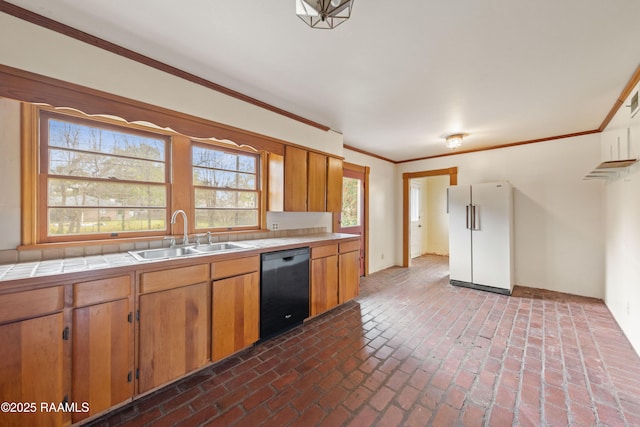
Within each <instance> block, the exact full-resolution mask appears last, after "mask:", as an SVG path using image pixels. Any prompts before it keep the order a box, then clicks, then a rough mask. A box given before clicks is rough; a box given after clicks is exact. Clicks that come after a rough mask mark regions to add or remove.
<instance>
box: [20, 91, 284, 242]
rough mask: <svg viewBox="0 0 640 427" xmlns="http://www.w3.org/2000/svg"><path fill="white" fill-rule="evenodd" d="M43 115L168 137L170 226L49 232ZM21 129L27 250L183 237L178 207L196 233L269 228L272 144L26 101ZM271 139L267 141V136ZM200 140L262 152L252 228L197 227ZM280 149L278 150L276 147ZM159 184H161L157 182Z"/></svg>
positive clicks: (229, 148) (226, 148)
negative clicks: (195, 149) (195, 163)
mask: <svg viewBox="0 0 640 427" xmlns="http://www.w3.org/2000/svg"><path fill="white" fill-rule="evenodd" d="M41 114H44V115H45V116H46V115H51V116H60V117H62V119H63V120H68V121H74V122H79V123H84V124H89V125H90V126H94V127H95V126H99V127H102V128H105V129H114V130H116V131H120V132H124V133H131V134H141V135H146V136H149V135H152V136H153V137H156V138H162V139H165V140H166V141H168V142H167V144H166V145H165V150H166V153H165V156H166V157H165V159H166V161H165V165H166V168H165V174H166V175H168V178H167V176H166V175H165V182H164V184H163V185H165V187H166V188H167V190H166V197H167V199H166V200H167V201H166V215H167V219H166V226H167V228H166V230H152V231H142V232H118V235H117V236H114V235H112V234H111V232H107V233H90V234H72V235H63V236H48V221H47V199H46V197H47V187H46V182H47V181H46V180H47V176H48V175H46V174H41V171H40V162H41V161H43V160H46V159H47V156H44V158H43V156H42V150H45V151H47V150H48V140H47V142H46V146H44V147H43V146H42V145H41V143H40V133H41V129H42V127H46V126H45V125H43V124H42V123H43V122H46V120H41ZM21 130H22V141H23V148H22V154H21V165H22V188H23V192H22V202H21V205H22V244H21V245H20V247H22V248H32V249H35V248H38V247H47V246H49V245H56V247H60V248H65V247H70V246H82V245H91V244H110V243H116V244H117V243H124V242H136V241H140V242H143V241H152V240H158V239H162V238H164V237H168V236H172V235H181V234H182V232H183V225H182V221H181V220H179V221H178V223H177V224H171V223H170V222H169V219H170V216H171V214H172V212H173V211H175V210H177V209H182V210H184V211H185V212H186V214H187V218H188V222H189V224H188V225H189V229H188V230H187V231H188V233H189V234H190V235H193V234H201V233H205V232H207V231H210V232H212V233H215V234H239V233H247V232H259V231H265V230H266V229H267V228H266V206H267V200H266V194H267V191H266V190H267V189H266V188H264V185H266V182H267V178H266V174H267V173H268V167H267V166H268V165H267V162H268V153H269V151H268V150H266V148H260V149H257V148H255V147H253V146H249V145H246V144H237V143H236V142H234V141H233V140H229V142H226V140H225V141H224V142H223V141H219V140H217V139H215V138H214V137H211V138H206V139H202V138H194V137H188V136H185V135H183V134H181V133H179V132H175V131H173V130H171V129H169V128H167V129H162V128H160V127H155V126H154V125H153V124H151V125H146V124H138V123H131V122H129V121H127V120H125V119H122V118H121V117H118V116H115V115H108V114H104V115H101V114H96V115H93V114H92V115H89V114H86V113H84V112H82V111H80V110H77V109H71V108H64V107H54V106H51V105H45V104H31V103H26V102H25V103H23V104H22V109H21ZM265 141H266V140H265ZM193 144H199V145H204V146H206V147H209V148H219V149H220V150H221V151H229V152H237V153H242V154H250V155H254V156H256V167H257V173H256V180H257V190H256V192H257V204H258V208H257V215H258V218H257V224H256V225H255V226H246V227H244V226H243V227H226V228H201V229H196V228H195V227H196V222H195V217H196V211H195V199H194V194H195V190H194V188H193V175H192V157H191V153H192V145H193ZM257 145H258V146H259V145H260V144H257ZM276 151H277V150H276ZM154 184H156V183H154Z"/></svg>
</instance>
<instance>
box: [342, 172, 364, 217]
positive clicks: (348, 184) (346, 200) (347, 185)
mask: <svg viewBox="0 0 640 427" xmlns="http://www.w3.org/2000/svg"><path fill="white" fill-rule="evenodd" d="M359 225H360V180H359V179H355V178H349V177H344V178H343V179H342V216H341V226H342V227H357V226H359Z"/></svg>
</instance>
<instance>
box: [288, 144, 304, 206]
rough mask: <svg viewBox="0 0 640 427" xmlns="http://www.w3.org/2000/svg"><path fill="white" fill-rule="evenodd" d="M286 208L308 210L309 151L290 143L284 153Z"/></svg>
mask: <svg viewBox="0 0 640 427" xmlns="http://www.w3.org/2000/svg"><path fill="white" fill-rule="evenodd" d="M284 210H285V211H287V212H306V211H307V151H306V150H302V149H300V148H296V147H292V146H289V145H287V147H286V149H285V154H284Z"/></svg>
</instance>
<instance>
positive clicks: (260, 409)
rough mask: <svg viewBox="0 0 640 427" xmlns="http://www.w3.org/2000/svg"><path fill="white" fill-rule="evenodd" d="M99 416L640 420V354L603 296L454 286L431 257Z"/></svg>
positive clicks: (322, 421)
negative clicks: (289, 328) (265, 339)
mask: <svg viewBox="0 0 640 427" xmlns="http://www.w3.org/2000/svg"><path fill="white" fill-rule="evenodd" d="M92 424H93V425H96V426H121V425H127V426H129V425H130V426H135V425H180V426H183V425H184V426H195V425H203V426H204V425H206V426H250V427H257V426H313V425H317V426H372V425H376V426H427V425H434V426H450V425H456V426H483V425H490V426H508V425H514V426H515V425H517V426H539V425H548V426H565V425H571V426H589V425H598V426H640V358H639V357H638V355H637V354H636V353H635V352H634V351H633V349H632V347H631V345H630V344H629V342H628V340H627V339H626V337H625V336H624V334H623V333H622V332H621V330H620V328H619V327H618V325H617V324H616V322H615V320H614V319H613V317H612V316H611V314H610V313H609V311H608V309H607V308H606V306H605V305H604V304H603V303H602V301H600V300H596V299H591V298H583V297H577V296H572V295H566V294H560V293H555V292H550V291H544V290H539V289H530V288H516V289H515V291H514V295H513V296H511V297H506V296H502V295H497V294H492V293H487V292H481V291H475V290H471V289H465V288H458V287H453V286H451V285H449V284H448V264H447V259H446V258H443V257H437V256H425V257H421V258H419V259H417V260H414V267H412V268H411V269H402V268H391V269H388V270H385V271H382V272H378V273H375V274H372V275H370V276H369V277H366V278H363V280H362V285H361V294H360V296H359V297H358V298H357V300H356V301H355V302H351V303H349V304H346V305H345V306H343V307H339V308H337V309H335V310H333V311H332V312H330V313H328V314H326V315H324V316H321V317H320V318H317V319H315V320H313V321H310V322H308V323H306V324H305V325H303V326H301V327H299V328H296V329H294V330H292V331H290V332H288V333H286V334H284V335H281V336H279V337H277V338H274V339H273V340H271V341H268V342H265V343H262V344H260V345H257V346H255V347H253V348H251V349H249V350H247V351H244V352H242V353H240V354H238V355H236V356H234V357H232V358H230V359H228V360H225V361H223V362H221V363H219V364H217V365H214V366H211V367H209V368H207V369H205V370H203V371H200V372H198V373H196V374H194V375H192V376H191V377H188V378H186V379H184V380H181V381H180V382H177V383H174V384H172V385H169V386H167V387H165V388H164V389H162V390H160V391H158V392H156V393H154V394H152V395H149V396H146V397H143V398H142V399H139V400H137V401H135V402H133V403H131V404H129V405H127V406H126V407H124V408H122V409H120V410H118V411H116V412H113V413H111V414H108V415H107V416H105V417H103V418H102V419H98V420H95V421H94V422H93V423H92Z"/></svg>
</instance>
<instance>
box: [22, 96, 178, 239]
mask: <svg viewBox="0 0 640 427" xmlns="http://www.w3.org/2000/svg"><path fill="white" fill-rule="evenodd" d="M34 118H35V119H36V121H37V125H36V127H37V129H36V134H35V138H33V139H34V144H35V152H36V153H37V169H36V174H37V176H38V178H37V180H36V181H37V184H36V185H37V189H36V193H37V195H38V196H37V199H36V212H35V218H36V239H37V240H36V243H37V244H39V243H58V242H91V241H96V240H114V239H129V238H139V237H151V236H165V235H167V234H169V233H170V231H171V224H169V218H170V215H171V192H172V186H171V168H172V167H173V164H172V161H171V160H172V159H171V148H172V138H171V136H170V135H167V134H165V133H162V132H154V130H149V129H146V128H144V129H143V128H142V127H141V126H132V125H130V124H127V123H124V122H123V123H117V122H115V121H114V120H109V119H105V118H101V117H86V116H84V115H80V114H78V113H73V112H68V111H58V110H55V109H50V108H46V107H37V108H36V111H35V117H34ZM50 119H54V120H60V121H64V122H68V123H73V124H79V125H85V126H90V127H97V128H100V129H104V130H107V131H114V132H119V133H125V134H131V135H139V136H145V137H153V138H156V139H161V140H164V141H165V146H164V158H165V161H164V164H165V171H164V180H163V182H145V181H140V183H141V184H152V185H157V186H163V187H164V189H165V200H166V204H165V207H164V208H163V209H165V215H164V220H165V228H164V229H160V230H150V231H124V232H122V231H120V232H96V233H86V234H70V235H54V236H52V235H49V227H48V225H49V218H48V208H49V205H48V185H47V184H48V180H49V178H54V179H57V178H62V179H64V177H63V176H60V175H55V174H51V173H50V172H51V171H50V170H49V149H50V147H51V146H50V144H49V126H48V123H49V120H50ZM72 178H74V177H72ZM77 178H79V179H83V177H77ZM87 181H96V182H107V181H105V180H104V179H101V178H88V179H87ZM110 182H113V183H118V182H122V183H125V184H134V183H135V182H136V181H130V180H113V181H110Z"/></svg>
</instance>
